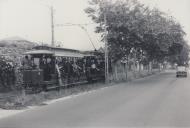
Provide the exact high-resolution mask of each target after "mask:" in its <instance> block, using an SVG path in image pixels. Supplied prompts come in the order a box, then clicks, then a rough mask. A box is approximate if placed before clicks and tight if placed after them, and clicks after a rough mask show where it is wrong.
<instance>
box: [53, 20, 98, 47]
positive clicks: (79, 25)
mask: <svg viewBox="0 0 190 128" xmlns="http://www.w3.org/2000/svg"><path fill="white" fill-rule="evenodd" d="M92 24H95V23H85V24H72V23H66V24H57V25H56V26H57V27H64V26H78V27H80V28H81V29H83V30H84V31H85V33H86V34H87V36H88V38H89V40H90V43H91V44H92V46H93V48H94V50H96V47H95V45H94V43H93V41H92V38H91V37H90V35H89V33H88V31H87V29H86V28H85V27H84V26H87V25H92Z"/></svg>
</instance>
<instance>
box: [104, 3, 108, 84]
mask: <svg viewBox="0 0 190 128" xmlns="http://www.w3.org/2000/svg"><path fill="white" fill-rule="evenodd" d="M104 8H105V12H104V24H105V28H104V34H105V36H104V42H105V83H109V59H108V40H107V6H106V5H105V2H104Z"/></svg>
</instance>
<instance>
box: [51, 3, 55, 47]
mask: <svg viewBox="0 0 190 128" xmlns="http://www.w3.org/2000/svg"><path fill="white" fill-rule="evenodd" d="M53 11H54V10H53V6H51V46H52V47H54V46H55V41H54V12H53Z"/></svg>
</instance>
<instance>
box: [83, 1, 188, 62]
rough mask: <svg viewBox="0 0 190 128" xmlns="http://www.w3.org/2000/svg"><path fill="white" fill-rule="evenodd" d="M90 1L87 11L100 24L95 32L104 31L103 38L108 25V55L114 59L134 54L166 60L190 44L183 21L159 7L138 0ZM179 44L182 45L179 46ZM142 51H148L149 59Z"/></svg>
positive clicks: (186, 53) (138, 58)
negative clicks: (180, 22) (175, 18)
mask: <svg viewBox="0 0 190 128" xmlns="http://www.w3.org/2000/svg"><path fill="white" fill-rule="evenodd" d="M89 3H90V7H89V8H87V9H86V10H85V11H86V13H87V14H88V15H89V17H91V18H92V20H93V21H94V22H95V23H97V24H98V26H97V28H96V32H97V33H101V34H102V39H103V38H104V34H105V33H103V32H104V29H105V27H106V28H107V39H108V44H109V55H110V57H111V58H112V59H113V60H115V61H117V60H120V59H122V58H125V57H127V56H129V54H135V56H136V59H137V60H139V61H140V60H142V58H143V60H148V61H157V62H164V61H165V60H166V58H177V57H176V56H179V54H181V50H182V49H183V51H184V46H186V47H188V45H186V44H187V42H185V41H184V36H185V32H184V31H183V29H182V27H181V25H180V24H179V23H177V22H176V21H175V20H174V19H173V18H172V17H171V16H169V15H167V14H165V13H163V12H161V11H159V10H158V9H155V8H154V9H149V8H148V7H146V6H145V5H143V4H141V3H139V2H138V1H137V0H125V1H123V0H117V1H115V2H109V1H108V0H91V1H90V2H89ZM105 16H106V21H107V22H106V24H105V22H104V18H105ZM176 46H179V47H177V50H175V48H176ZM131 51H132V52H131ZM187 51H188V50H185V53H184V54H183V56H184V59H187V56H188V52H187ZM142 53H146V59H145V57H144V56H143V55H142ZM174 56H175V57H174ZM168 60H172V59H168ZM175 61H177V60H175Z"/></svg>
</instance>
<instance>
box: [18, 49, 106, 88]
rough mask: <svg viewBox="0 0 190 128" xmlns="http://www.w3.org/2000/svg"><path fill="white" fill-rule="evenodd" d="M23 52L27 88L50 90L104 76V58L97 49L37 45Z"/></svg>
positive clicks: (25, 85)
mask: <svg viewBox="0 0 190 128" xmlns="http://www.w3.org/2000/svg"><path fill="white" fill-rule="evenodd" d="M24 56H25V57H24V60H23V62H22V64H23V71H22V72H23V85H24V87H25V88H32V89H35V90H36V89H40V90H41V89H42V90H49V89H53V88H59V87H66V86H70V85H77V84H81V83H87V82H93V81H97V80H104V58H103V55H102V54H101V53H98V52H97V51H95V52H81V51H78V50H73V49H65V48H57V47H49V46H36V47H34V48H33V49H32V50H31V51H28V52H26V53H25V54H24Z"/></svg>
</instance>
